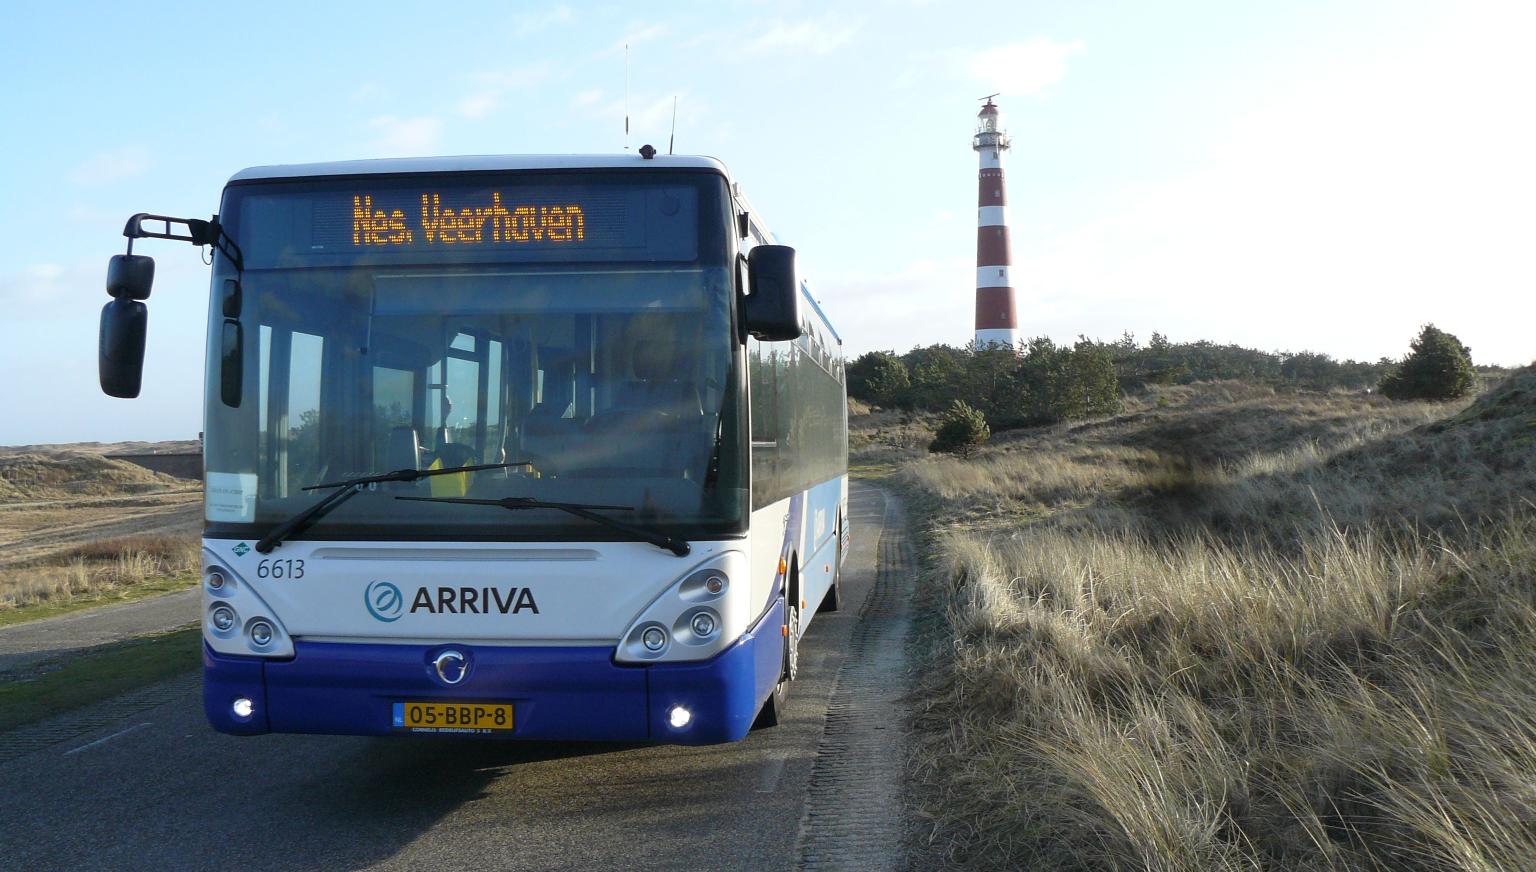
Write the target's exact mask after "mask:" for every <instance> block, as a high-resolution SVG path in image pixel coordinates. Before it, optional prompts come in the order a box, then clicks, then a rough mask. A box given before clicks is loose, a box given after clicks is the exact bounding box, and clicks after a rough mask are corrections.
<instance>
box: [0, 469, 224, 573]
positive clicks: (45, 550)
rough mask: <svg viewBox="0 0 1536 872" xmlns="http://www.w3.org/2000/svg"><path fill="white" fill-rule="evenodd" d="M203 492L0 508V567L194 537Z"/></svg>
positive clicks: (199, 522)
mask: <svg viewBox="0 0 1536 872" xmlns="http://www.w3.org/2000/svg"><path fill="white" fill-rule="evenodd" d="M201 529H202V489H201V488H199V487H196V486H195V485H194V486H192V487H189V488H188V489H187V490H184V491H173V492H168V493H155V494H142V495H135V496H111V497H80V498H72V499H68V500H40V501H33V502H21V503H4V504H0V569H4V568H6V567H14V566H19V565H23V564H29V563H36V562H40V561H43V560H45V559H47V558H48V557H50V556H52V555H54V554H57V553H59V552H61V551H67V550H69V549H70V548H73V547H75V546H77V545H83V544H86V543H88V542H93V541H98V540H101V539H116V538H119V537H122V536H135V535H145V534H167V535H174V534H187V535H196V534H197V533H198V531H199V530H201Z"/></svg>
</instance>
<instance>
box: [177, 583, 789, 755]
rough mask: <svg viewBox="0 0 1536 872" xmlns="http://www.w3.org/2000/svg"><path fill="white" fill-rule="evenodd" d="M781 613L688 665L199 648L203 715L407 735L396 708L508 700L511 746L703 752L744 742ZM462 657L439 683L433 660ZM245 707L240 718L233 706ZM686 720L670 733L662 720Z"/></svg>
mask: <svg viewBox="0 0 1536 872" xmlns="http://www.w3.org/2000/svg"><path fill="white" fill-rule="evenodd" d="M783 623H784V617H783V611H782V609H781V608H780V607H779V606H778V605H775V606H774V607H773V608H772V609H770V610H769V611H768V613H767V614H765V615H764V616H763V617H762V619H761V620H760V621H759V622H758V624H757V626H756V627H755V628H754V629H753V630H752V631H750V632H748V633H747V634H745V635H743V636H742V637H741V638H740V639H738V640H737V641H736V642H735V644H733V645H731V647H729V648H727V649H726V650H725V651H723V652H721V653H720V654H718V655H716V656H715V657H714V658H712V659H710V660H706V661H702V662H699V663H678V664H653V665H633V666H632V665H619V664H617V663H615V662H614V661H613V648H612V647H611V646H601V647H587V646H579V647H578V646H570V647H565V646H561V647H507V646H494V645H458V644H454V645H383V644H350V643H337V642H304V641H296V642H295V643H294V656H293V658H292V659H290V660H260V659H254V658H245V657H227V656H224V655H221V654H216V653H214V652H213V651H211V650H209V649H208V648H207V647H206V646H205V647H204V649H203V709H204V711H205V713H206V714H207V716H208V722H209V723H210V724H212V725H213V727H214V728H215V729H217V730H219V731H221V732H225V733H233V734H236V735H255V734H259V733H267V732H277V733H332V734H340V735H375V736H383V735H410V734H411V733H412V732H413V731H410V730H406V729H402V728H399V727H396V726H395V722H394V709H395V704H396V703H401V702H453V703H473V702H483V703H511V704H512V706H513V721H514V729H513V730H511V731H508V732H504V733H503V732H497V733H493V734H491V735H493V736H502V737H507V738H513V739H545V740H591V741H611V742H647V741H649V742H665V743H675V744H686V745H706V744H713V743H718V742H734V741H737V740H739V739H741V738H743V737H745V736H746V734H747V731H748V730H749V729H750V728H751V726H752V721H753V719H754V718H755V717H756V716H757V711H758V709H759V708H761V706H762V704H763V701H764V700H766V699H767V698H768V694H769V693H770V692H771V691H772V690H773V687H774V684H775V683H777V681H778V677H779V671H780V666H781V663H782V656H783V641H782V635H781V631H780V628H781V627H782V626H783ZM450 648H452V649H453V650H456V651H459V652H461V653H463V654H465V655H466V657H467V660H468V666H467V668H466V669H465V672H464V677H463V679H462V681H460V682H459V683H457V684H454V685H448V684H446V683H445V682H444V681H442V679H440V678H439V677H438V675H437V672H436V669H435V668H434V666H433V661H434V660H435V659H436V658H437V656H438V655H439V654H441V653H442V652H443V651H446V650H448V649H450ZM241 698H243V699H248V700H250V701H251V703H252V711H251V714H250V716H249V717H245V718H241V717H239V716H237V715H236V714H235V710H234V702H235V700H237V699H241ZM679 705H681V706H684V707H686V708H687V709H688V710H689V712H690V713H691V715H692V717H691V718H690V719H689V722H688V724H687V725H686V726H684V727H682V728H674V727H673V726H672V724H671V718H670V715H671V712H672V709H673V708H674V707H675V706H679Z"/></svg>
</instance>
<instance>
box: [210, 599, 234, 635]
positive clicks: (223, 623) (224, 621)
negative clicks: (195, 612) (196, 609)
mask: <svg viewBox="0 0 1536 872" xmlns="http://www.w3.org/2000/svg"><path fill="white" fill-rule="evenodd" d="M211 620H212V621H213V628H214V629H215V630H218V631H219V632H220V633H227V632H229V628H230V627H233V626H234V625H235V610H234V609H232V608H230V607H229V606H218V607H217V608H215V609H214V610H213V614H212V616H211Z"/></svg>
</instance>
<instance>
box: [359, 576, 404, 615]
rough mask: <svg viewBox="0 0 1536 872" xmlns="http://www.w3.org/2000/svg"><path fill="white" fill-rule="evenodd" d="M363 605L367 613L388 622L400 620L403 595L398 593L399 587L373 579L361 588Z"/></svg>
mask: <svg viewBox="0 0 1536 872" xmlns="http://www.w3.org/2000/svg"><path fill="white" fill-rule="evenodd" d="M363 605H365V606H367V607H368V614H370V615H373V616H374V618H376V619H378V620H380V621H383V622H384V623H386V624H388V623H392V622H394V621H398V620H400V614H401V612H402V611H403V610H404V608H405V597H404V596H402V595H401V594H400V588H398V587H395V586H394V585H393V584H390V583H389V582H387V581H374V582H370V583H369V584H368V587H366V588H364V589H363Z"/></svg>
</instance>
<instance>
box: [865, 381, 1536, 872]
mask: <svg viewBox="0 0 1536 872" xmlns="http://www.w3.org/2000/svg"><path fill="white" fill-rule="evenodd" d="M920 423H921V422H920V421H919V420H918V419H911V418H907V419H901V420H898V421H887V422H884V423H883V424H880V425H876V426H875V427H874V428H872V429H871V428H865V429H863V430H862V431H861V439H863V440H864V443H863V444H864V445H865V446H866V447H865V448H864V449H862V450H863V451H866V452H867V451H879V452H883V457H884V459H885V462H887V463H890V462H894V461H897V460H900V462H901V466H900V469H899V470H898V471H897V472H896V473H895V475H894V477H893V478H894V480H895V481H896V482H897V483H898V485H899V486H900V487H901V488H902V489H903V490H905V491H906V492H907V493H908V495H909V497H910V500H911V502H912V505H913V507H914V508H915V509H916V510H917V513H918V514H919V515H920V516H923V517H925V518H926V520H927V525H926V529H925V531H924V533H923V536H924V538H925V539H926V543H925V544H926V546H927V547H926V549H925V550H926V551H928V552H929V553H931V554H932V555H933V557H932V559H931V560H930V561H929V563H928V565H927V566H926V568H925V580H926V593H925V596H926V597H927V598H928V605H929V606H930V609H929V611H930V612H931V613H933V614H935V615H940V616H942V617H941V618H936V619H935V620H934V622H933V623H932V625H931V626H930V627H928V637H929V638H928V642H929V646H930V652H929V663H928V665H927V668H926V669H925V670H924V671H923V675H924V678H923V686H922V688H921V690H920V693H919V695H918V698H919V699H921V700H923V703H922V705H921V707H920V711H919V712H918V714H917V716H916V723H917V725H918V728H919V733H920V735H921V736H922V737H923V739H922V741H923V748H922V753H921V754H920V755H919V756H918V758H917V759H916V761H915V763H914V767H915V768H914V777H915V779H916V782H917V784H918V785H919V790H920V794H921V796H922V804H923V807H924V811H925V812H926V813H927V814H928V815H929V816H930V817H931V820H932V822H933V823H932V829H931V831H930V832H929V833H927V834H925V836H926V840H928V841H929V842H930V843H931V844H932V845H935V846H937V847H938V848H939V849H940V850H941V852H942V853H943V854H944V855H945V859H946V860H947V861H948V862H950V863H953V864H955V865H958V866H960V867H964V868H978V869H982V868H1019V867H1023V868H1028V867H1032V866H1038V867H1040V868H1053V869H1101V868H1127V869H1144V868H1145V869H1190V870H1194V869H1234V870H1235V869H1252V868H1256V867H1262V868H1279V869H1291V868H1297V869H1300V868H1342V869H1375V868H1392V869H1395V870H1431V869H1436V870H1438V869H1449V868H1479V869H1482V868H1487V869H1493V868H1500V869H1502V868H1519V867H1524V866H1526V865H1527V864H1528V863H1529V861H1530V858H1531V857H1533V856H1536V829H1532V828H1531V827H1528V826H1525V825H1523V824H1521V825H1518V826H1511V825H1510V823H1511V822H1520V821H1531V820H1536V789H1532V788H1531V787H1530V779H1529V773H1530V772H1532V771H1536V684H1533V679H1532V676H1536V506H1533V504H1532V502H1531V495H1532V494H1533V493H1536V455H1533V452H1532V450H1531V449H1532V447H1533V439H1536V370H1533V369H1531V368H1527V369H1524V370H1520V371H1518V372H1516V373H1515V374H1514V375H1512V376H1511V377H1510V378H1509V379H1507V380H1506V381H1504V382H1503V383H1501V384H1499V385H1498V386H1496V387H1494V388H1493V389H1491V390H1490V391H1488V392H1487V393H1484V394H1483V395H1481V396H1479V397H1477V398H1476V399H1474V400H1472V401H1470V402H1465V401H1464V402H1461V403H1457V404H1451V405H1433V404H1396V403H1389V402H1387V401H1385V400H1382V399H1380V398H1376V397H1372V396H1367V395H1362V394H1357V393H1342V392H1338V393H1303V392H1284V391H1280V392H1277V391H1275V390H1274V389H1272V388H1269V387H1253V386H1248V385H1245V384H1242V383H1235V382H1225V383H1207V384H1196V385H1182V386H1174V387H1162V388H1156V387H1154V388H1151V389H1148V390H1147V391H1145V392H1143V393H1141V394H1138V395H1135V396H1132V397H1129V398H1127V402H1126V411H1125V412H1124V413H1123V414H1120V415H1116V416H1114V417H1110V418H1105V419H1101V420H1096V421H1090V422H1084V423H1078V424H1073V425H1063V426H1058V427H1050V428H1034V429H1029V430H1021V431H1012V432H1007V433H1003V434H998V435H997V436H996V437H995V438H994V440H993V444H992V445H990V446H989V447H986V448H984V449H982V450H981V451H979V452H978V453H977V454H976V455H975V456H974V457H972V458H971V459H969V460H961V459H956V458H949V457H926V456H923V454H922V452H921V450H920V449H919V448H917V447H915V445H914V443H918V444H920V443H919V442H918V440H917V439H916V438H910V437H909V438H906V439H905V445H903V444H901V443H902V442H903V439H902V437H901V436H900V435H899V434H900V433H901V432H902V429H903V428H911V427H913V426H915V425H918V424H920ZM874 431H879V432H883V433H884V434H886V438H885V441H884V442H882V441H881V439H880V438H879V437H876V436H874V435H873V432H874ZM901 458H905V459H904V460H901Z"/></svg>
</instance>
